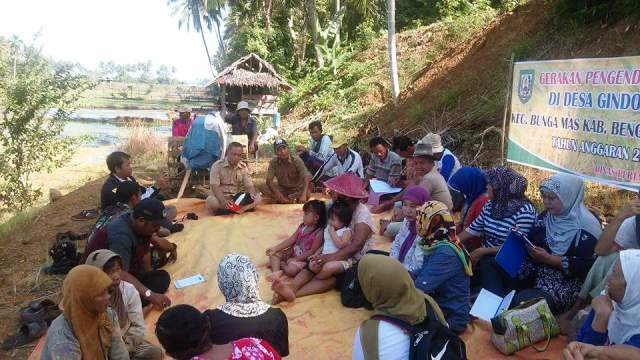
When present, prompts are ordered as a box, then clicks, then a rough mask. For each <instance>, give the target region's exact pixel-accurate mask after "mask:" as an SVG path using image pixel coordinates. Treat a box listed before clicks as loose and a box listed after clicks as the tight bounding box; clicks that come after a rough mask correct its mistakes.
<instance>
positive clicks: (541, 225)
mask: <svg viewBox="0 0 640 360" xmlns="http://www.w3.org/2000/svg"><path fill="white" fill-rule="evenodd" d="M540 193H541V196H542V200H543V202H544V207H545V211H544V212H543V213H542V214H540V216H539V217H538V219H537V221H536V224H535V226H534V227H533V229H532V230H531V233H530V234H529V240H530V241H531V242H532V243H533V244H534V245H535V247H528V248H527V251H528V252H529V258H528V259H527V261H525V263H524V265H523V267H522V269H521V270H520V274H519V278H520V279H521V280H525V281H528V282H531V281H532V282H533V286H532V287H531V288H528V289H524V290H522V291H519V292H518V293H516V296H515V298H514V299H513V302H512V304H520V303H521V302H522V301H526V300H529V299H533V298H537V297H544V298H545V299H546V300H547V303H548V304H549V308H550V309H551V311H552V312H553V313H554V314H559V313H561V312H564V311H567V310H568V309H569V308H570V307H571V305H572V304H573V302H574V301H575V299H576V297H577V296H578V293H579V292H580V288H581V287H582V282H583V281H584V278H585V276H587V273H588V272H589V269H590V268H591V265H593V262H594V260H595V255H594V252H593V249H594V248H595V246H596V243H597V242H598V238H599V237H600V234H601V233H602V227H601V225H600V222H598V219H597V218H596V217H595V216H594V215H593V214H592V213H591V212H590V211H589V209H587V207H586V206H585V205H584V204H583V203H582V200H583V198H584V182H583V181H582V179H581V178H579V177H577V176H574V175H569V174H556V175H553V176H551V177H550V178H548V179H546V180H545V181H543V182H542V184H541V185H540Z"/></svg>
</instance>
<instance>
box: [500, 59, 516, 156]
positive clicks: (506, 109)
mask: <svg viewBox="0 0 640 360" xmlns="http://www.w3.org/2000/svg"><path fill="white" fill-rule="evenodd" d="M514 58H515V54H514V53H511V60H509V77H508V81H509V85H507V93H506V95H505V97H504V113H503V115H502V139H501V142H500V162H501V165H502V166H504V154H505V151H504V139H505V137H506V136H507V115H508V113H509V110H510V107H511V101H510V100H511V91H512V90H513V89H512V85H513V61H514Z"/></svg>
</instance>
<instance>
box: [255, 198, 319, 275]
mask: <svg viewBox="0 0 640 360" xmlns="http://www.w3.org/2000/svg"><path fill="white" fill-rule="evenodd" d="M302 211H304V215H303V217H302V224H300V226H298V228H297V229H296V231H295V232H294V233H293V234H291V236H289V238H288V239H287V240H285V241H283V242H281V243H280V244H278V245H276V246H274V247H270V248H268V249H267V251H266V254H267V256H268V257H269V264H270V267H271V271H273V272H274V274H279V271H280V269H282V270H283V271H284V274H285V275H287V276H290V277H294V276H296V275H297V274H298V273H299V272H300V270H302V269H304V268H305V267H306V266H307V264H308V262H309V257H310V256H311V255H313V254H315V252H316V251H317V250H318V249H320V247H321V246H322V233H323V230H324V227H325V225H326V224H327V209H326V207H325V204H324V202H323V201H320V200H309V201H307V202H306V203H305V204H304V206H303V207H302ZM276 276H277V275H276Z"/></svg>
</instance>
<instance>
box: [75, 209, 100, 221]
mask: <svg viewBox="0 0 640 360" xmlns="http://www.w3.org/2000/svg"><path fill="white" fill-rule="evenodd" d="M97 217H98V211H97V210H93V209H90V210H82V211H80V212H79V213H77V214H75V215H73V216H71V220H76V221H85V220H92V219H95V218H97Z"/></svg>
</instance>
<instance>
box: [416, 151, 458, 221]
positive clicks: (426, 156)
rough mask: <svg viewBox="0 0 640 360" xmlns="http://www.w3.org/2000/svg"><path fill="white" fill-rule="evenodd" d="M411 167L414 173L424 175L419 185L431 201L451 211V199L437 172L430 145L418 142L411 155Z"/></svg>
mask: <svg viewBox="0 0 640 360" xmlns="http://www.w3.org/2000/svg"><path fill="white" fill-rule="evenodd" d="M413 167H414V171H415V172H416V173H419V174H425V175H424V176H423V177H422V180H420V184H419V185H420V186H422V187H423V188H425V189H427V191H429V193H430V194H431V199H433V200H436V201H440V202H441V203H443V204H445V205H447V208H449V209H452V208H453V200H452V199H451V193H450V192H449V186H448V185H447V181H446V180H445V179H444V177H443V176H442V175H441V174H440V173H439V172H438V168H437V167H436V163H435V157H434V153H433V148H432V147H431V144H430V143H423V142H422V141H420V142H418V144H417V145H416V150H415V151H414V153H413Z"/></svg>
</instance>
